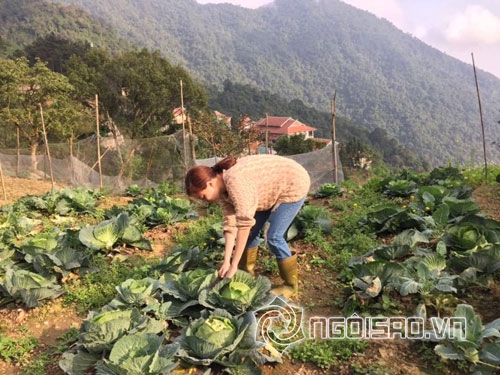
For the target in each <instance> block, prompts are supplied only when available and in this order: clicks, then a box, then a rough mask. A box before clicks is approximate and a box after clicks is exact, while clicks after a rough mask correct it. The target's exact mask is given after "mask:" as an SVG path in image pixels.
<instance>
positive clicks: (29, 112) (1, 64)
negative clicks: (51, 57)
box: [0, 58, 85, 172]
mask: <svg viewBox="0 0 500 375" xmlns="http://www.w3.org/2000/svg"><path fill="white" fill-rule="evenodd" d="M72 91H73V86H71V84H70V83H69V81H68V79H67V78H66V77H65V76H63V75H61V74H59V73H55V72H53V71H51V70H50V69H48V68H47V66H46V64H45V63H43V62H41V61H40V60H38V59H37V60H36V62H35V64H34V65H33V66H32V67H30V66H29V62H28V59H26V58H19V59H16V60H5V59H0V116H1V118H2V119H3V120H4V124H6V125H9V124H10V125H13V128H12V130H14V129H16V131H17V132H18V134H19V135H20V137H21V138H22V139H24V140H25V142H26V143H27V145H28V147H29V148H30V150H31V170H32V172H34V171H36V169H37V159H36V155H37V151H38V147H39V146H40V145H41V143H42V142H43V131H42V119H41V113H40V111H41V109H43V113H44V121H45V126H46V130H47V133H49V134H51V135H52V136H54V137H58V136H59V137H60V136H65V135H68V134H75V132H76V131H77V129H79V126H80V124H81V120H82V118H85V114H84V112H83V110H82V108H81V106H79V105H78V103H77V102H75V101H73V100H71V93H72Z"/></svg>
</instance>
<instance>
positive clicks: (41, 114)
mask: <svg viewBox="0 0 500 375" xmlns="http://www.w3.org/2000/svg"><path fill="white" fill-rule="evenodd" d="M38 106H39V107H40V117H41V119H42V130H43V139H44V140H45V149H46V150H47V159H49V171H50V183H51V185H52V192H53V191H54V172H53V170H52V160H51V159H50V148H49V142H48V140H47V131H46V130H45V121H44V120H43V108H42V104H41V103H38Z"/></svg>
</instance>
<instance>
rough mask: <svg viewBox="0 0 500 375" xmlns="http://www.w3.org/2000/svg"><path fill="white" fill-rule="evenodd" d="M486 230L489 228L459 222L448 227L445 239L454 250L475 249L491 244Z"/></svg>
mask: <svg viewBox="0 0 500 375" xmlns="http://www.w3.org/2000/svg"><path fill="white" fill-rule="evenodd" d="M486 232H487V230H486V229H485V228H484V227H481V226H479V225H474V224H469V223H464V224H458V225H455V226H453V227H451V228H449V229H448V232H447V233H446V235H445V237H444V240H445V243H446V245H447V246H449V247H450V248H451V249H452V250H455V251H470V250H472V251H474V250H477V249H478V248H486V247H488V245H491V244H489V243H488V240H487V238H486V234H487V233H486Z"/></svg>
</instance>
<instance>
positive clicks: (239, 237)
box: [219, 227, 250, 279]
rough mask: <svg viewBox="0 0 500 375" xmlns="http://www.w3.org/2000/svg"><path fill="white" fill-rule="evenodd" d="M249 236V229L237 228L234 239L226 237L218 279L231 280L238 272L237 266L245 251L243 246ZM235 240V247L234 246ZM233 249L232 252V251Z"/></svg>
mask: <svg viewBox="0 0 500 375" xmlns="http://www.w3.org/2000/svg"><path fill="white" fill-rule="evenodd" d="M249 235H250V228H249V227H244V228H239V229H238V232H237V233H236V239H235V238H234V237H233V236H230V235H226V237H225V238H226V248H225V252H224V262H223V263H222V266H221V268H220V269H219V276H220V277H227V278H229V279H230V278H231V277H233V276H234V274H235V273H236V271H237V270H238V264H239V263H240V259H241V256H242V255H243V251H244V250H245V245H246V243H247V240H248V236H249ZM228 237H229V238H228ZM235 240H236V246H235ZM233 247H234V250H233Z"/></svg>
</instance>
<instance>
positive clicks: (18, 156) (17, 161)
mask: <svg viewBox="0 0 500 375" xmlns="http://www.w3.org/2000/svg"><path fill="white" fill-rule="evenodd" d="M20 139H21V135H20V134H19V126H16V157H17V158H16V177H19V165H20V162H21V140H20Z"/></svg>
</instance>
